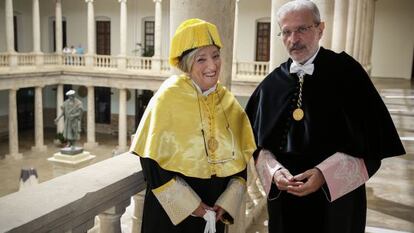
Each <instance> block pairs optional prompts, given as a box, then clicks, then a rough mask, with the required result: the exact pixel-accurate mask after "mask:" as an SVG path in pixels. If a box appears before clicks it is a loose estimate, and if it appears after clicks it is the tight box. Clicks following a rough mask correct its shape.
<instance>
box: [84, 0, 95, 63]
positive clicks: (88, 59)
mask: <svg viewBox="0 0 414 233" xmlns="http://www.w3.org/2000/svg"><path fill="white" fill-rule="evenodd" d="M93 1H94V0H85V2H86V4H87V5H88V50H87V53H86V56H85V65H86V66H93V59H94V56H95V13H94V10H93Z"/></svg>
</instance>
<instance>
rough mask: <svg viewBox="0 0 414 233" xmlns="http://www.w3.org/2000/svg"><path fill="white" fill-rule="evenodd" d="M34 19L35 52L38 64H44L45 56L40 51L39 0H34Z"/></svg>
mask: <svg viewBox="0 0 414 233" xmlns="http://www.w3.org/2000/svg"><path fill="white" fill-rule="evenodd" d="M32 3H33V5H32V12H33V13H32V21H33V53H34V54H35V55H36V61H35V62H36V65H42V64H43V56H42V54H41V51H40V12H39V11H40V10H39V0H33V2H32Z"/></svg>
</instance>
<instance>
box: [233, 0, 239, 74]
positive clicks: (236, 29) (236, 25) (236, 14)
mask: <svg viewBox="0 0 414 233" xmlns="http://www.w3.org/2000/svg"><path fill="white" fill-rule="evenodd" d="M239 2H240V0H236V7H235V9H234V36H233V63H232V69H231V77H232V79H235V78H236V77H237V34H238V33H239Z"/></svg>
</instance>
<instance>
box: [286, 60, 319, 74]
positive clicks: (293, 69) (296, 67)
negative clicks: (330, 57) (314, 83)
mask: <svg viewBox="0 0 414 233" xmlns="http://www.w3.org/2000/svg"><path fill="white" fill-rule="evenodd" d="M314 68H315V67H314V65H313V64H306V65H300V64H297V63H295V62H292V64H291V65H290V73H298V75H299V76H303V75H304V74H309V75H312V74H313V70H314Z"/></svg>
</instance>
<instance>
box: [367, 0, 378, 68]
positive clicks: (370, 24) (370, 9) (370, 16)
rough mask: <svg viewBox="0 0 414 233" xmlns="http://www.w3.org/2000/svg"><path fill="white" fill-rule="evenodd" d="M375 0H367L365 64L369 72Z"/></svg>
mask: <svg viewBox="0 0 414 233" xmlns="http://www.w3.org/2000/svg"><path fill="white" fill-rule="evenodd" d="M375 1H376V0H369V1H368V29H367V31H368V35H367V37H366V43H365V44H366V47H367V49H366V54H365V59H366V64H367V72H368V73H369V74H371V70H372V63H371V55H372V43H373V37H374V21H375Z"/></svg>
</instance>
